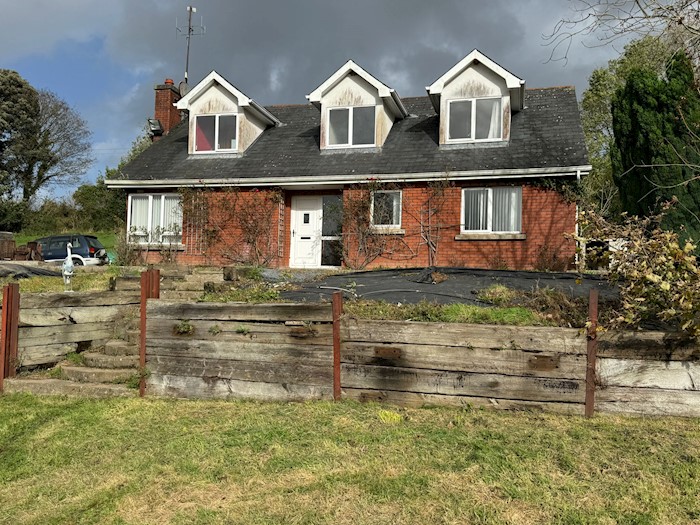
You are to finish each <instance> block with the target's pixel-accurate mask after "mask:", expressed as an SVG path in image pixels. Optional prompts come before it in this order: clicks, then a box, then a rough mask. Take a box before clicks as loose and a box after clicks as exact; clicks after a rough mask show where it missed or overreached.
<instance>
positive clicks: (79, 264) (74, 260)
mask: <svg viewBox="0 0 700 525" xmlns="http://www.w3.org/2000/svg"><path fill="white" fill-rule="evenodd" d="M73 265H74V266H83V261H81V260H80V259H73Z"/></svg>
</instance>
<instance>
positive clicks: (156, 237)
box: [151, 195, 163, 242]
mask: <svg viewBox="0 0 700 525" xmlns="http://www.w3.org/2000/svg"><path fill="white" fill-rule="evenodd" d="M161 199H162V196H161V195H154V196H153V204H152V205H151V242H158V241H160V236H161V235H162V234H163V228H162V225H161V223H160V210H161V205H162V202H161Z"/></svg>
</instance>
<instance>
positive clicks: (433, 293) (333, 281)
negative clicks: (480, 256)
mask: <svg viewBox="0 0 700 525" xmlns="http://www.w3.org/2000/svg"><path fill="white" fill-rule="evenodd" d="M443 279H444V280H443ZM494 284H502V285H504V286H507V287H508V288H512V289H515V290H521V291H528V292H529V291H533V290H536V289H537V288H554V289H557V290H561V291H563V292H565V293H567V294H568V295H570V296H572V297H588V294H589V292H590V290H591V288H596V289H598V291H599V294H600V299H601V300H603V301H605V300H612V299H616V298H617V297H618V291H617V289H616V288H615V287H614V286H612V285H611V284H610V283H608V281H607V280H606V279H605V278H603V277H599V276H591V275H580V274H576V273H554V272H551V273H550V272H528V271H510V270H479V269H467V268H452V267H430V268H408V269H393V270H373V271H367V272H354V273H346V274H340V275H333V276H330V277H327V278H325V279H323V280H321V281H316V282H310V283H304V284H302V285H301V288H300V289H299V290H295V291H285V292H282V293H281V295H282V297H283V298H285V299H287V300H290V301H298V302H303V301H307V302H317V301H330V299H331V295H332V294H333V292H336V291H342V292H343V295H344V297H345V298H347V299H355V298H356V299H371V300H376V301H380V300H381V301H387V302H389V303H418V302H420V301H428V302H436V303H440V304H450V303H465V304H474V305H479V306H490V304H489V303H485V302H484V301H480V300H479V299H478V298H477V294H478V292H479V291H480V290H483V289H485V288H488V287H490V286H492V285H494Z"/></svg>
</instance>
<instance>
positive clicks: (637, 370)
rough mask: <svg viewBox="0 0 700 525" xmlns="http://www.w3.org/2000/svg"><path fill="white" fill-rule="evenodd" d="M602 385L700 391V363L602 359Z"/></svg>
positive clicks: (600, 380) (600, 378)
mask: <svg viewBox="0 0 700 525" xmlns="http://www.w3.org/2000/svg"><path fill="white" fill-rule="evenodd" d="M597 374H598V378H599V382H600V385H601V386H603V387H607V386H621V387H640V388H664V389H667V390H696V391H700V361H691V362H681V361H649V360H646V359H599V360H598V367H597Z"/></svg>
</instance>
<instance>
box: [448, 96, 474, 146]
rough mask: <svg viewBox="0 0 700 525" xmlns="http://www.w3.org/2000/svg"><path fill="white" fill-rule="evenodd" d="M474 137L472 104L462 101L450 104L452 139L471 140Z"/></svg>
mask: <svg viewBox="0 0 700 525" xmlns="http://www.w3.org/2000/svg"><path fill="white" fill-rule="evenodd" d="M471 136H472V102H471V100H460V101H459V102H451V103H450V138H451V139H469V138H471Z"/></svg>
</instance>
